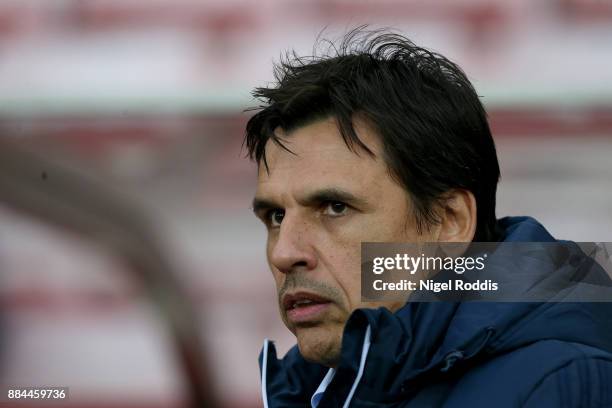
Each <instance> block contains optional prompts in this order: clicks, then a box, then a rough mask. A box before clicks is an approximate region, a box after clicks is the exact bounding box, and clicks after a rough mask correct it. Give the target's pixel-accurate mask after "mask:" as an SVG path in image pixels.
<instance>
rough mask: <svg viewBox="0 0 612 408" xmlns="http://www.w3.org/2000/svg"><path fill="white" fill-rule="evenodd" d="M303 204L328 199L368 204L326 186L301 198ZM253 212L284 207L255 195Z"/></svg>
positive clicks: (340, 190)
mask: <svg viewBox="0 0 612 408" xmlns="http://www.w3.org/2000/svg"><path fill="white" fill-rule="evenodd" d="M299 201H300V203H301V204H302V205H305V206H315V205H319V204H321V203H324V202H328V201H340V202H343V203H347V204H350V205H352V206H357V207H359V206H366V204H367V202H366V200H364V199H362V198H359V197H357V196H356V195H354V194H353V193H350V192H348V191H346V190H342V189H340V188H324V189H320V190H315V191H313V192H311V193H309V194H307V195H306V196H305V197H303V198H302V199H300V200H299ZM252 206H253V212H255V214H259V213H261V212H262V211H264V210H270V209H274V208H282V206H281V205H279V204H277V203H275V202H274V201H273V200H268V199H265V198H258V197H255V198H254V199H253V204H252Z"/></svg>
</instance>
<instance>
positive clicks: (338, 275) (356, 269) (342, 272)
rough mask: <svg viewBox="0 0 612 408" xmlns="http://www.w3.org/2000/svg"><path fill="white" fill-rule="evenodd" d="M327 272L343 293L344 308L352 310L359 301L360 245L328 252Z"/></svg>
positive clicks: (356, 244)
mask: <svg viewBox="0 0 612 408" xmlns="http://www.w3.org/2000/svg"><path fill="white" fill-rule="evenodd" d="M328 260H329V266H328V268H329V270H330V271H333V272H332V273H333V279H334V280H335V281H336V283H337V285H338V286H340V289H341V290H342V292H343V293H344V296H345V301H346V302H347V304H346V307H347V308H348V309H350V310H353V309H355V308H356V307H357V305H358V304H359V303H360V300H361V245H360V243H359V242H357V243H354V244H352V245H347V246H342V247H338V246H336V247H335V248H334V249H333V250H332V249H331V248H330V251H329V256H328Z"/></svg>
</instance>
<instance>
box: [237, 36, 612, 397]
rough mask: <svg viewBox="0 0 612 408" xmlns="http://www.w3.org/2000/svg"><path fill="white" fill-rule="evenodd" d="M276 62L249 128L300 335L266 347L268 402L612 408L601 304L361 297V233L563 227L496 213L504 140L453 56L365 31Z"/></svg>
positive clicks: (447, 236) (611, 336) (394, 236)
mask: <svg viewBox="0 0 612 408" xmlns="http://www.w3.org/2000/svg"><path fill="white" fill-rule="evenodd" d="M275 73H276V79H277V83H276V84H274V85H273V86H271V87H268V88H257V89H256V90H255V92H254V95H255V96H256V97H258V98H260V99H261V100H263V101H264V103H265V106H263V107H262V109H261V110H260V111H259V112H258V113H257V114H255V115H254V116H253V117H252V118H251V119H250V121H249V122H248V124H247V129H246V139H245V142H246V145H247V147H248V150H249V154H250V157H251V158H252V159H254V160H256V161H257V163H258V168H259V172H258V181H257V192H256V195H255V198H254V200H253V209H254V212H255V214H256V215H257V217H259V218H260V219H261V220H262V221H263V222H264V224H265V225H266V227H267V231H268V240H267V258H268V262H269V265H270V269H271V271H272V274H273V277H274V280H275V282H276V286H277V290H278V301H279V308H280V313H281V317H282V319H283V321H284V323H285V325H286V326H287V327H288V328H289V330H291V331H292V332H293V333H294V334H295V336H296V338H297V347H294V348H293V349H292V350H290V351H289V352H288V354H287V355H286V356H285V357H284V358H283V359H282V360H278V359H277V358H276V353H275V350H274V346H273V345H272V344H271V343H270V342H268V341H266V343H265V344H264V349H263V352H262V355H261V356H260V365H261V371H262V396H263V401H264V406H266V407H304V406H312V407H340V406H342V407H347V406H351V407H376V406H407V407H433V406H444V407H465V406H469V407H492V406H497V407H517V406H527V407H542V406H568V407H603V406H612V390H611V389H610V386H611V385H612V308H610V307H609V306H608V304H606V303H600V304H599V305H595V304H591V303H478V302H470V303H466V302H463V303H462V302H427V303H425V302H410V301H409V302H407V303H406V302H405V301H403V302H363V301H362V298H361V291H360V289H361V288H360V282H361V280H360V273H361V267H360V262H361V259H360V249H361V243H362V242H471V241H485V242H487V241H500V242H511V241H525V242H531V241H535V242H555V241H554V239H553V238H552V237H551V236H550V234H548V232H547V231H546V230H545V229H544V228H543V227H542V226H541V225H540V224H539V223H538V222H536V221H535V220H533V219H531V218H528V217H519V218H504V219H501V220H499V221H498V220H497V219H496V217H495V193H496V186H497V181H498V179H499V166H498V162H497V157H496V152H495V146H494V143H493V139H492V137H491V133H490V130H489V126H488V123H487V119H486V113H485V110H484V108H483V106H482V104H481V103H480V100H479V98H478V96H477V94H476V92H475V90H474V88H473V87H472V85H471V84H470V82H469V81H468V79H467V78H466V76H465V74H464V73H463V72H462V71H461V69H460V68H459V67H458V66H457V65H455V64H454V63H452V62H451V61H449V60H448V59H446V58H444V57H443V56H441V55H439V54H435V53H432V52H429V51H427V50H425V49H423V48H420V47H417V46H415V45H414V44H413V43H412V42H410V41H409V40H408V39H406V38H404V37H402V36H401V35H396V34H390V33H383V32H365V31H363V30H359V29H358V30H354V31H353V32H351V33H349V34H348V35H347V36H346V37H345V38H344V40H343V42H342V44H340V45H339V46H338V47H335V48H333V52H332V53H330V55H326V56H323V57H307V58H301V57H298V56H296V55H292V56H290V57H288V58H287V59H286V60H284V61H282V62H281V63H280V64H279V65H278V66H277V69H276V71H275Z"/></svg>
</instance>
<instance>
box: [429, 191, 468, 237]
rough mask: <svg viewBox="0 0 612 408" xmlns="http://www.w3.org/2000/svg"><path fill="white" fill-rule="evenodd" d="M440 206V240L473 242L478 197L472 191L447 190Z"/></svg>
mask: <svg viewBox="0 0 612 408" xmlns="http://www.w3.org/2000/svg"><path fill="white" fill-rule="evenodd" d="M444 197H445V200H444V202H443V204H442V206H441V208H440V213H439V215H440V219H441V221H442V222H441V223H440V225H439V226H438V234H439V235H438V241H440V242H471V241H472V240H473V239H474V235H475V234H476V199H475V198H474V194H472V192H471V191H468V190H463V189H454V190H451V191H449V192H447V193H446V194H445V195H444Z"/></svg>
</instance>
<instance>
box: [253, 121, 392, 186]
mask: <svg viewBox="0 0 612 408" xmlns="http://www.w3.org/2000/svg"><path fill="white" fill-rule="evenodd" d="M354 127H355V131H356V133H357V135H358V136H359V138H360V139H361V140H362V141H363V143H364V144H365V145H366V146H368V148H369V149H370V150H371V151H372V152H373V153H374V156H372V155H370V154H368V153H367V152H366V151H365V150H363V149H362V148H361V147H359V146H355V149H354V150H355V151H352V150H350V149H349V148H348V146H347V145H346V143H345V142H344V140H343V138H342V136H341V134H340V131H339V129H338V127H337V125H336V121H335V120H334V119H333V118H330V119H324V120H319V121H316V122H313V123H311V124H308V125H306V126H302V127H300V128H297V129H295V130H294V131H292V132H290V133H284V132H283V131H282V130H280V129H277V130H276V135H277V136H279V137H280V138H281V140H282V142H283V144H284V145H285V146H286V147H287V148H288V149H289V150H291V152H293V153H290V152H288V151H287V150H285V149H283V148H282V147H280V146H278V145H277V144H276V143H274V142H273V141H271V140H270V141H268V143H267V144H266V160H267V163H268V168H267V169H266V166H265V165H263V164H261V165H260V166H259V173H258V186H257V187H258V193H264V192H270V193H273V192H275V191H273V190H274V189H275V187H276V188H281V187H282V188H288V187H293V188H298V189H308V188H312V189H316V188H325V187H344V188H348V187H353V188H358V187H359V186H362V187H363V186H367V185H369V184H371V183H376V182H377V181H383V179H384V178H390V176H389V174H388V171H387V166H386V164H385V163H384V160H383V159H382V146H381V143H380V140H379V137H378V135H376V133H375V132H374V131H373V130H372V129H371V128H370V127H369V126H368V125H367V124H366V123H364V122H363V121H358V120H357V121H355V123H354Z"/></svg>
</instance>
